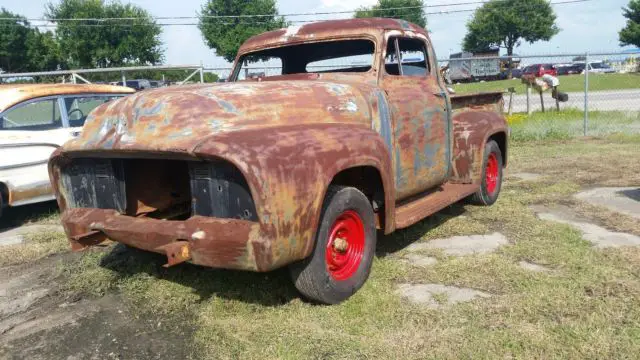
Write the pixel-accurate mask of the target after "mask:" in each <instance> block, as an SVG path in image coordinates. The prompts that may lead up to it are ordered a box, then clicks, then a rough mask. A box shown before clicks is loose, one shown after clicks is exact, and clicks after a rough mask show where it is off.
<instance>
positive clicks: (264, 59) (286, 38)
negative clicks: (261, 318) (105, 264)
mask: <svg viewBox="0 0 640 360" xmlns="http://www.w3.org/2000/svg"><path fill="white" fill-rule="evenodd" d="M502 108H503V99H502V94H501V93H483V94H475V95H462V96H456V95H451V94H449V92H448V91H447V88H446V87H445V83H444V81H443V79H442V78H441V76H440V74H439V71H438V66H437V62H436V56H435V54H434V51H433V47H432V46H431V41H430V39H429V35H428V34H427V32H426V31H425V30H424V29H422V28H420V27H418V26H416V25H413V24H411V23H408V22H405V21H400V20H392V19H353V20H335V21H326V22H319V23H312V24H307V25H304V26H297V27H289V28H286V29H281V30H277V31H272V32H267V33H264V34H261V35H257V36H255V37H252V38H251V39H249V40H248V41H247V42H246V43H245V44H244V45H243V46H242V47H241V49H240V51H239V53H238V57H237V59H236V61H235V65H234V68H233V71H232V73H231V75H230V77H229V79H228V81H227V82H226V83H218V84H202V85H194V86H186V87H181V86H177V87H169V88H164V89H155V90H150V91H143V92H140V93H137V94H135V95H132V96H129V97H126V98H123V99H120V100H116V101H113V102H110V103H108V104H105V105H103V106H100V107H98V108H97V109H96V110H94V111H93V112H92V113H91V115H90V116H89V118H88V119H87V122H86V124H85V126H84V131H83V132H82V134H81V135H80V136H79V137H78V138H76V139H73V140H71V141H70V142H68V143H66V144H65V145H64V146H63V147H62V148H60V149H58V150H57V151H56V152H55V154H54V155H53V156H52V157H51V160H50V163H49V172H50V177H51V180H52V183H53V186H54V189H55V192H56V195H57V200H58V204H59V205H60V209H61V211H62V222H63V225H64V228H65V231H66V233H67V235H68V237H69V239H70V242H71V246H72V248H73V249H74V250H81V249H84V248H86V247H88V246H92V245H95V244H99V243H101V242H103V241H105V240H106V239H111V240H114V241H117V242H120V243H123V244H126V245H128V246H132V247H136V248H140V249H144V250H148V251H153V252H157V253H161V254H164V255H166V256H167V264H166V266H173V265H176V264H179V263H181V262H185V261H189V262H191V263H194V264H199V265H203V266H208V267H216V268H226V269H239V270H250V271H260V272H264V271H270V270H273V269H276V268H280V267H283V266H288V267H289V269H290V273H291V276H292V278H293V281H294V283H295V286H296V287H297V288H298V289H299V291H300V292H301V293H302V294H303V295H304V296H305V297H307V298H308V299H311V300H313V301H317V302H321V303H328V304H333V303H338V302H341V301H343V300H345V299H347V298H349V297H350V296H351V295H352V294H354V293H355V292H356V291H357V290H358V289H360V288H361V286H362V285H363V284H364V283H365V281H366V280H367V277H368V275H369V272H370V269H371V264H372V260H373V258H374V253H375V247H376V234H377V230H378V231H380V232H381V233H384V234H390V233H392V232H393V231H395V230H398V229H402V228H406V227H408V226H410V225H412V224H415V223H417V222H419V221H420V220H421V219H424V218H425V217H427V216H429V215H431V214H433V213H435V212H437V211H439V210H441V209H443V208H445V207H447V206H448V205H451V204H453V203H455V202H458V201H460V200H463V199H470V200H471V201H472V202H474V203H476V204H480V205H491V204H493V203H494V202H495V201H496V199H497V197H498V194H499V192H500V186H501V182H502V171H503V168H504V167H505V166H506V163H507V142H508V127H507V124H506V122H505V119H504V117H503V115H502Z"/></svg>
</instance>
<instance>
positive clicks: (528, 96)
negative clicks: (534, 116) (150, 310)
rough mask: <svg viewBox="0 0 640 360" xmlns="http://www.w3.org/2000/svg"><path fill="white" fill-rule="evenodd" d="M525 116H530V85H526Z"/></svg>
mask: <svg viewBox="0 0 640 360" xmlns="http://www.w3.org/2000/svg"><path fill="white" fill-rule="evenodd" d="M527 115H531V84H529V83H527Z"/></svg>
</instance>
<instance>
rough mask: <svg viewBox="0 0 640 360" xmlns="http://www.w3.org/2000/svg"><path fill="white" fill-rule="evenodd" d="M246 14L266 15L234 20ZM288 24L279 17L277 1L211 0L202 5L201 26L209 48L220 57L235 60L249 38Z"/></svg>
mask: <svg viewBox="0 0 640 360" xmlns="http://www.w3.org/2000/svg"><path fill="white" fill-rule="evenodd" d="M244 15H265V16H259V17H233V16H244ZM219 16H222V17H219ZM225 16H226V17H225ZM228 16H232V17H228ZM286 25H287V24H286V21H285V20H284V18H282V17H281V16H278V10H277V8H276V2H275V0H251V1H247V0H208V1H207V3H206V4H204V5H203V6H202V9H201V12H200V21H199V24H198V27H199V28H200V32H201V33H202V37H203V38H204V40H205V43H206V44H207V46H209V47H210V48H212V49H214V50H215V52H216V54H217V55H218V56H222V57H223V58H225V59H226V60H227V61H233V60H234V59H235V57H236V54H237V53H238V49H240V45H242V43H243V42H245V41H246V40H247V39H249V38H250V37H252V36H254V35H257V34H260V33H263V32H265V31H270V30H275V29H279V28H282V27H285V26H286Z"/></svg>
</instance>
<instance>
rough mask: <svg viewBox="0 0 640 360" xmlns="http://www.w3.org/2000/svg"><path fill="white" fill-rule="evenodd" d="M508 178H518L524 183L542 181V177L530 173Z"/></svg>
mask: <svg viewBox="0 0 640 360" xmlns="http://www.w3.org/2000/svg"><path fill="white" fill-rule="evenodd" d="M508 177H510V178H517V179H520V180H523V181H536V180H540V179H541V178H542V175H540V174H535V173H528V172H520V173H513V174H509V175H508Z"/></svg>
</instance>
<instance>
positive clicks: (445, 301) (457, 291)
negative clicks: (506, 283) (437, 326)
mask: <svg viewBox="0 0 640 360" xmlns="http://www.w3.org/2000/svg"><path fill="white" fill-rule="evenodd" d="M396 293H397V294H398V295H400V296H402V297H403V298H405V299H407V300H409V301H410V302H412V303H414V304H419V305H424V306H427V307H429V308H432V309H439V308H443V307H446V306H451V305H454V304H458V303H462V302H468V301H471V300H474V299H476V298H489V297H491V294H488V293H485V292H482V291H478V290H474V289H467V288H459V287H456V286H446V285H441V284H401V285H399V286H398V290H397V291H396Z"/></svg>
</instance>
